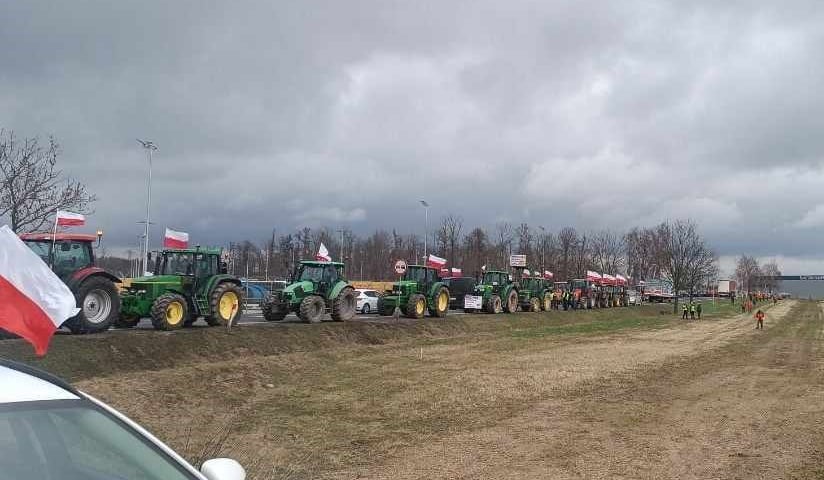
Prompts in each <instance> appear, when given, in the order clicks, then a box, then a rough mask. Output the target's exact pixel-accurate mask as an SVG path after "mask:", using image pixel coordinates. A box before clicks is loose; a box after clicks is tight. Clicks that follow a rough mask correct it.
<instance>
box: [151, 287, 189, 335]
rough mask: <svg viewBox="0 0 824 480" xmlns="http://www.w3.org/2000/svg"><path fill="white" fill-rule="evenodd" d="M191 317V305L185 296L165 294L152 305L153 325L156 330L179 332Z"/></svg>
mask: <svg viewBox="0 0 824 480" xmlns="http://www.w3.org/2000/svg"><path fill="white" fill-rule="evenodd" d="M188 316H189V303H188V302H187V301H186V298H185V297H184V296H183V295H179V294H177V293H164V294H163V295H161V296H159V297H157V298H156V299H155V301H154V303H153V304H152V325H153V326H154V328H155V329H156V330H177V329H178V328H181V327H182V326H183V324H184V323H185V322H186V318H188Z"/></svg>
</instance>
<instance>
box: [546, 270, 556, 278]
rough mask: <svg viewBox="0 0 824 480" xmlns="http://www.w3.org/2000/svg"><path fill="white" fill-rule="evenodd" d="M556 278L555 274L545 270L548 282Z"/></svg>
mask: <svg viewBox="0 0 824 480" xmlns="http://www.w3.org/2000/svg"><path fill="white" fill-rule="evenodd" d="M554 276H555V274H554V273H552V272H550V271H549V270H544V278H546V279H547V280H549V279H550V278H552V277H554Z"/></svg>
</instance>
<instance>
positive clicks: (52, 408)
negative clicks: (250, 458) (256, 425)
mask: <svg viewBox="0 0 824 480" xmlns="http://www.w3.org/2000/svg"><path fill="white" fill-rule="evenodd" d="M0 385H2V388H0V480H43V479H51V480H104V479H105V480H138V479H139V480H244V479H245V478H246V471H245V470H244V469H243V467H242V466H240V464H239V463H237V462H236V461H234V460H231V459H228V458H215V459H212V460H208V461H206V462H204V463H203V465H202V466H201V468H200V471H198V470H197V469H195V468H194V467H193V466H191V465H190V464H189V463H188V462H186V460H184V459H183V458H182V457H181V456H180V455H178V454H177V453H175V452H174V450H172V449H171V448H169V447H167V446H166V445H164V444H163V442H161V441H160V440H158V439H157V438H155V437H154V436H152V434H150V433H149V432H147V431H146V430H144V429H143V428H142V427H141V426H140V425H138V424H136V423H134V422H133V421H131V420H129V419H128V418H126V417H125V416H124V415H123V414H121V413H119V412H118V411H116V410H114V409H113V408H111V407H109V406H108V405H106V404H104V403H103V402H101V401H99V400H97V399H95V398H93V397H91V396H89V395H87V394H85V393H83V392H80V391H78V390H75V389H74V388H73V387H72V386H71V385H69V384H67V383H66V382H64V381H63V380H60V379H59V378H57V377H54V376H52V375H50V374H48V373H46V372H43V371H40V370H37V369H35V368H32V367H30V366H28V365H24V364H22V363H17V362H12V361H9V360H4V359H0Z"/></svg>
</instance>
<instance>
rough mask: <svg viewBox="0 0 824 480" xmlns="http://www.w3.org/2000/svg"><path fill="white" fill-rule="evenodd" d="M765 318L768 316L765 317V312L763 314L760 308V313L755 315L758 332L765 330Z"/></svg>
mask: <svg viewBox="0 0 824 480" xmlns="http://www.w3.org/2000/svg"><path fill="white" fill-rule="evenodd" d="M765 316H766V315H764V312H762V311H761V309H760V308H759V309H758V311H757V312H756V313H755V320H756V322H755V328H756V330H757V329H761V330H764V317H765Z"/></svg>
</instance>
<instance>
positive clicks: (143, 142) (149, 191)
mask: <svg viewBox="0 0 824 480" xmlns="http://www.w3.org/2000/svg"><path fill="white" fill-rule="evenodd" d="M137 141H138V142H140V144H141V145H142V146H143V148H145V149H146V152H147V153H148V156H149V179H148V182H147V183H146V230H145V231H144V232H143V236H144V238H143V242H144V243H143V248H144V251H143V272H142V275H146V272H148V269H149V212H150V210H151V208H152V152H154V151H155V150H157V146H156V145H155V144H154V143H152V142H151V141H147V140H141V139H139V138H138V139H137Z"/></svg>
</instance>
